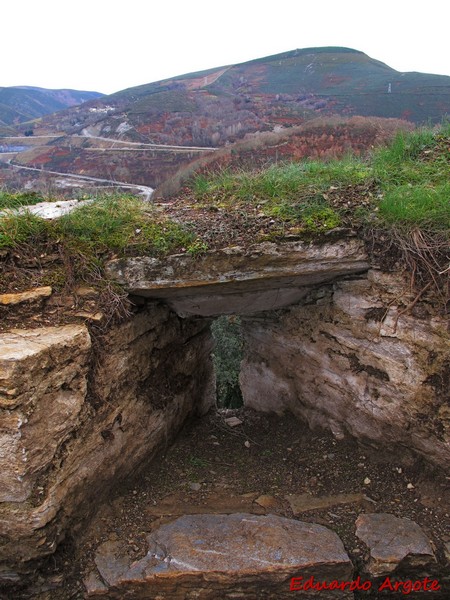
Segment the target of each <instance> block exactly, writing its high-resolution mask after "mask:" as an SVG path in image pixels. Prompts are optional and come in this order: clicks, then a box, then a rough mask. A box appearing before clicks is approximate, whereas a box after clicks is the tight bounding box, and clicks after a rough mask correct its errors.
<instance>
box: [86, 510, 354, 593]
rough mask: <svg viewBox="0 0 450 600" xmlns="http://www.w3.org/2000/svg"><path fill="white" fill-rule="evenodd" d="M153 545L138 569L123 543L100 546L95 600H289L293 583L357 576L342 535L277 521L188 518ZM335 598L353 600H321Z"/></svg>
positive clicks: (154, 537)
mask: <svg viewBox="0 0 450 600" xmlns="http://www.w3.org/2000/svg"><path fill="white" fill-rule="evenodd" d="M147 541H148V546H149V551H148V553H147V555H146V556H145V557H144V558H142V559H141V560H139V561H136V562H134V563H130V561H129V559H127V558H126V557H125V556H124V555H121V553H120V543H118V542H106V543H105V544H103V545H102V546H100V548H99V550H98V551H97V555H96V558H95V563H96V565H97V569H98V572H99V574H100V576H101V580H100V579H97V577H96V576H95V574H93V575H92V574H91V576H90V577H89V579H88V581H87V582H86V585H87V588H88V595H89V597H101V598H108V599H110V598H111V599H112V598H123V597H126V598H130V599H131V598H133V599H134V598H136V599H141V598H142V599H143V598H146V599H148V600H150V599H155V600H156V598H171V599H174V600H175V599H180V600H181V599H184V598H188V597H189V598H190V597H195V598H202V599H213V598H214V599H216V598H218V594H220V598H237V597H238V598H240V597H243V598H244V597H245V598H247V597H248V598H253V597H255V598H256V597H257V598H273V599H275V598H289V597H291V596H292V592H291V591H290V581H291V577H303V578H304V579H307V578H309V577H311V576H314V578H315V579H316V580H319V581H324V580H326V581H331V580H338V581H346V580H349V578H350V579H351V574H352V570H353V567H352V564H351V562H350V559H349V557H348V555H347V553H346V552H345V550H344V546H343V544H342V542H341V540H340V539H339V537H338V536H337V534H336V533H334V532H333V531H331V530H330V529H328V528H326V527H323V526H321V525H316V524H314V523H303V522H301V521H296V520H293V519H286V518H284V517H278V516H275V515H267V516H255V515H252V514H246V513H238V514H233V515H187V516H183V517H180V518H178V519H176V520H175V521H173V522H172V523H169V524H167V525H163V526H162V527H160V528H159V529H157V530H156V531H154V532H153V533H152V534H151V535H149V536H148V538H147ZM105 584H107V585H105ZM299 593H300V594H301V595H303V594H304V592H303V593H302V592H297V594H299ZM255 594H256V595H255ZM336 597H339V598H350V597H352V594H351V593H350V592H347V591H345V592H344V591H342V590H337V591H336V590H335V591H329V592H328V591H327V592H321V598H336Z"/></svg>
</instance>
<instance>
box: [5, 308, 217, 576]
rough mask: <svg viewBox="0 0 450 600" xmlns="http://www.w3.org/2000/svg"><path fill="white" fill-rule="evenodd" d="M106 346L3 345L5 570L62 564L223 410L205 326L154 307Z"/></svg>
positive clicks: (29, 333)
mask: <svg viewBox="0 0 450 600" xmlns="http://www.w3.org/2000/svg"><path fill="white" fill-rule="evenodd" d="M100 345H101V349H100V351H98V352H97V353H96V360H95V361H94V360H93V359H92V358H91V354H90V353H91V339H90V336H89V333H88V331H87V329H86V327H85V326H84V325H70V326H63V327H46V328H40V329H35V330H23V331H21V330H15V331H11V332H9V333H6V334H2V335H1V336H0V423H1V429H0V482H1V483H0V499H1V503H0V540H1V541H0V563H2V562H3V563H4V564H7V563H9V564H18V563H23V562H25V561H28V560H31V559H34V558H39V557H42V556H44V555H46V554H48V553H51V552H53V551H54V549H55V547H56V544H57V543H58V542H59V541H60V540H61V539H62V538H63V537H64V535H65V533H66V532H67V530H68V528H69V527H70V526H71V525H72V523H73V521H74V520H75V519H76V520H77V522H80V519H81V518H82V517H83V516H85V515H86V514H88V513H89V511H91V510H93V509H95V507H96V506H97V505H98V503H99V502H100V501H101V500H102V498H104V497H105V495H106V494H107V493H108V492H109V491H110V490H111V488H112V487H113V486H114V485H117V483H118V482H120V481H121V480H122V479H124V478H126V477H127V476H129V475H130V474H131V473H133V471H134V470H136V469H137V468H138V467H139V465H140V464H142V462H143V461H145V460H146V459H149V458H151V457H152V456H153V455H154V454H155V453H156V451H157V450H158V449H160V448H161V447H163V446H164V445H165V444H168V443H169V441H170V440H171V438H172V437H173V435H174V434H175V433H176V432H177V431H178V430H179V428H180V427H181V425H182V424H183V422H184V421H185V419H186V417H187V416H188V415H189V414H190V413H192V412H193V410H194V407H195V408H196V410H203V409H205V408H206V407H207V406H208V403H209V402H210V401H211V400H213V396H214V393H213V392H214V378H213V372H212V366H211V363H210V359H209V355H210V351H211V344H210V336H209V331H208V323H207V322H195V323H194V322H190V321H183V322H181V321H180V319H179V318H178V317H177V316H176V315H174V314H173V313H171V311H170V310H169V309H168V308H166V307H163V306H158V305H153V306H152V307H149V308H147V309H144V310H142V311H141V312H140V313H139V314H137V315H136V316H134V317H133V318H131V319H130V320H129V321H128V322H127V323H125V324H123V325H121V326H118V327H116V328H113V329H112V330H111V331H110V332H109V333H108V336H107V337H106V338H105V339H103V340H101V342H100ZM3 573H4V574H5V573H6V571H5V570H3ZM5 576H6V575H5ZM11 576H13V575H11ZM0 579H1V569H0Z"/></svg>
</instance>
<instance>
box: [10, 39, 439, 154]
mask: <svg viewBox="0 0 450 600" xmlns="http://www.w3.org/2000/svg"><path fill="white" fill-rule="evenodd" d="M0 102H1V99H0ZM92 108H96V109H98V110H97V111H95V110H94V111H93V110H91V109H92ZM102 108H103V109H104V110H105V112H104V113H102V112H101V109H102ZM449 108H450V77H448V76H444V75H433V74H426V73H416V72H408V73H402V72H399V71H396V70H395V69H392V68H391V67H389V66H388V65H386V64H384V63H382V62H380V61H378V60H375V59H373V58H371V57H369V56H367V55H366V54H364V53H363V52H360V51H358V50H353V49H351V48H340V47H323V48H304V49H297V50H292V51H289V52H284V53H282V54H277V55H274V56H268V57H264V58H259V59H256V60H252V61H248V62H245V63H241V64H236V65H225V66H222V67H217V68H215V69H208V70H205V71H198V72H194V73H188V74H184V75H179V76H176V77H173V78H170V79H166V80H163V81H157V82H153V83H149V84H145V85H141V86H137V87H133V88H128V89H126V90H122V91H120V92H117V93H115V94H111V95H109V96H104V97H103V98H100V99H98V100H96V101H94V102H90V103H88V104H86V105H85V106H83V107H81V109H77V110H76V111H70V110H69V111H64V112H63V113H59V114H57V115H52V116H51V117H47V118H46V119H44V122H43V125H42V126H43V127H44V128H47V130H48V129H53V130H57V131H65V132H67V133H79V132H80V131H81V130H82V129H83V128H86V127H95V128H96V130H97V131H98V134H99V135H104V136H105V137H111V136H112V137H114V135H115V132H116V129H117V127H118V115H120V118H121V119H123V122H125V123H126V125H127V129H126V131H125V132H123V131H121V132H120V135H121V139H128V140H130V141H142V142H145V141H150V142H152V143H162V144H181V145H187V146H188V145H200V146H213V147H220V146H223V145H224V144H226V143H229V142H234V141H236V140H238V139H241V138H243V136H244V135H245V134H246V133H252V132H259V131H270V130H273V128H274V127H276V126H282V127H291V126H294V125H299V124H301V123H303V122H305V121H308V120H310V119H313V118H316V117H318V116H330V115H341V116H344V117H349V116H354V115H359V116H372V117H383V118H396V119H405V120H407V121H410V122H413V123H416V124H424V125H427V124H430V123H432V124H438V123H440V122H441V120H442V119H443V118H444V117H445V116H446V114H447V113H448V112H449ZM99 111H100V112H99ZM0 119H2V117H1V114H0ZM5 122H6V121H5ZM120 122H121V121H119V123H120Z"/></svg>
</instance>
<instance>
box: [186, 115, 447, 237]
mask: <svg viewBox="0 0 450 600" xmlns="http://www.w3.org/2000/svg"><path fill="white" fill-rule="evenodd" d="M449 139H450V125H449V124H447V125H444V126H443V127H442V129H441V131H440V132H439V133H436V132H434V131H432V130H429V129H422V130H418V131H415V132H412V133H400V134H398V135H397V137H396V138H395V140H394V141H393V142H392V144H391V145H390V146H388V147H387V148H382V149H378V150H377V151H375V152H374V154H373V156H372V158H371V159H370V160H362V159H358V158H354V157H346V158H344V159H342V160H334V161H330V162H320V161H312V160H307V161H303V162H299V163H290V164H282V165H275V166H270V167H268V168H266V169H261V170H258V171H240V172H231V171H228V170H225V171H222V172H219V173H216V174H212V175H204V174H201V175H198V176H196V177H195V178H194V179H193V181H192V184H191V188H192V191H193V193H194V195H195V196H196V197H197V199H198V200H199V201H200V202H201V203H202V204H203V205H211V206H214V205H215V206H219V207H223V208H230V209H232V208H233V207H234V208H239V209H240V210H242V209H243V208H245V207H246V206H247V207H248V208H251V207H255V206H257V207H258V208H259V209H260V211H261V212H262V213H263V214H265V215H267V216H270V217H273V218H275V219H279V220H281V221H282V222H286V223H289V224H291V225H292V224H297V225H299V226H300V228H301V229H302V231H304V232H306V233H320V232H325V231H327V230H330V229H333V228H335V227H337V226H339V225H341V224H342V223H344V222H345V223H346V224H347V225H350V226H354V225H360V224H361V223H362V222H363V221H364V220H366V221H368V222H370V223H371V224H372V225H373V222H374V218H375V217H376V219H377V221H378V224H379V225H381V226H387V227H391V226H393V225H396V226H400V227H409V228H411V227H426V228H427V229H431V230H432V229H435V230H439V231H442V230H445V229H446V230H450V194H449V192H450V183H449V172H450V160H449V150H448V147H449ZM374 190H376V192H377V193H376V194H374V193H373V192H374ZM358 194H361V200H362V201H361V204H360V205H358V200H357V198H358ZM364 194H366V197H364ZM355 196H356V200H355ZM346 197H348V198H349V199H350V200H351V205H352V208H351V209H349V208H348V206H347V204H348V203H346V202H345V200H346ZM377 198H378V200H377ZM339 199H341V200H342V201H341V202H340V201H339ZM363 200H364V201H363ZM369 217H371V218H369Z"/></svg>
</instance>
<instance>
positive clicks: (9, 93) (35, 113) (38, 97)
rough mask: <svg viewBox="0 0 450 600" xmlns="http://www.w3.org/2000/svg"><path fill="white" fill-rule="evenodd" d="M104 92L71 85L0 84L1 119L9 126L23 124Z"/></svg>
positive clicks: (97, 96) (96, 96)
mask: <svg viewBox="0 0 450 600" xmlns="http://www.w3.org/2000/svg"><path fill="white" fill-rule="evenodd" d="M102 95H103V94H101V93H100V92H91V91H82V90H74V89H69V88H63V89H47V88H41V87H35V86H26V85H20V86H9V87H0V121H1V122H2V123H3V124H4V125H6V126H8V125H10V126H11V125H20V124H21V123H26V122H27V121H30V120H33V119H36V118H40V117H43V116H44V115H48V114H53V113H54V112H57V111H59V110H63V109H65V108H70V107H72V106H76V105H78V104H82V103H84V102H87V101H89V100H94V99H96V98H99V97H101V96H102Z"/></svg>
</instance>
